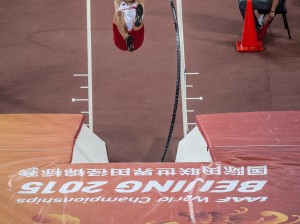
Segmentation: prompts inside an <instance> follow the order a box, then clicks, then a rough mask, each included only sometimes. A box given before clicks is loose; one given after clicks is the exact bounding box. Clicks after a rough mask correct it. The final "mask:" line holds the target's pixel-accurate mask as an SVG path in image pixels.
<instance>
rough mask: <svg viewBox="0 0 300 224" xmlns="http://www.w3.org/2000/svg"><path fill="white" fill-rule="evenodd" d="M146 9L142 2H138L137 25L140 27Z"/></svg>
mask: <svg viewBox="0 0 300 224" xmlns="http://www.w3.org/2000/svg"><path fill="white" fill-rule="evenodd" d="M143 13H144V9H143V6H142V5H141V4H138V5H137V7H136V15H135V23H134V25H135V26H136V27H139V26H140V25H141V24H142V20H143V18H142V17H143Z"/></svg>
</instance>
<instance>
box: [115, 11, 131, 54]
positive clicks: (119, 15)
mask: <svg viewBox="0 0 300 224" xmlns="http://www.w3.org/2000/svg"><path fill="white" fill-rule="evenodd" d="M113 23H114V24H115V25H116V26H117V28H118V31H119V33H120V34H121V36H122V37H123V39H124V41H125V43H126V45H127V47H128V50H129V51H133V50H134V49H133V39H132V37H131V36H130V35H129V33H128V29H127V25H126V23H125V19H124V12H123V11H120V10H119V11H117V12H116V13H115V16H114V19H113Z"/></svg>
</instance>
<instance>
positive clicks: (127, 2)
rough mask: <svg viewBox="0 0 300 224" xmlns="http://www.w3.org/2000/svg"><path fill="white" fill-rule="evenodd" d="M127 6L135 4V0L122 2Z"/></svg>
mask: <svg viewBox="0 0 300 224" xmlns="http://www.w3.org/2000/svg"><path fill="white" fill-rule="evenodd" d="M124 1H125V3H126V4H127V5H131V4H133V3H134V2H135V0H124Z"/></svg>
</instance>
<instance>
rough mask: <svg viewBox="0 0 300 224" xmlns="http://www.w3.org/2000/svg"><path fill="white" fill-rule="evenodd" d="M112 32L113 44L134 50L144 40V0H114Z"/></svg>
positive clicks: (122, 48) (127, 49)
mask: <svg viewBox="0 0 300 224" xmlns="http://www.w3.org/2000/svg"><path fill="white" fill-rule="evenodd" d="M114 5H115V16H114V19H113V34H114V37H113V38H114V42H115V45H116V46H117V47H118V48H119V49H121V50H123V51H130V52H132V51H134V50H137V49H138V48H140V47H141V46H142V44H143V42H144V23H143V18H144V6H145V1H144V0H114Z"/></svg>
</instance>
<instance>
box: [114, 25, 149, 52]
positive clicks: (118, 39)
mask: <svg viewBox="0 0 300 224" xmlns="http://www.w3.org/2000/svg"><path fill="white" fill-rule="evenodd" d="M144 32H145V29H144V25H143V26H142V27H141V28H140V29H139V30H131V31H130V32H129V34H130V35H131V36H132V38H133V47H134V50H137V49H138V48H140V47H141V46H142V44H143V42H144ZM113 33H114V37H113V38H114V42H115V45H116V46H117V47H118V48H119V49H121V50H123V51H128V47H127V45H126V43H125V40H124V38H123V37H122V35H121V34H120V32H119V30H118V27H117V25H116V24H114V23H113Z"/></svg>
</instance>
